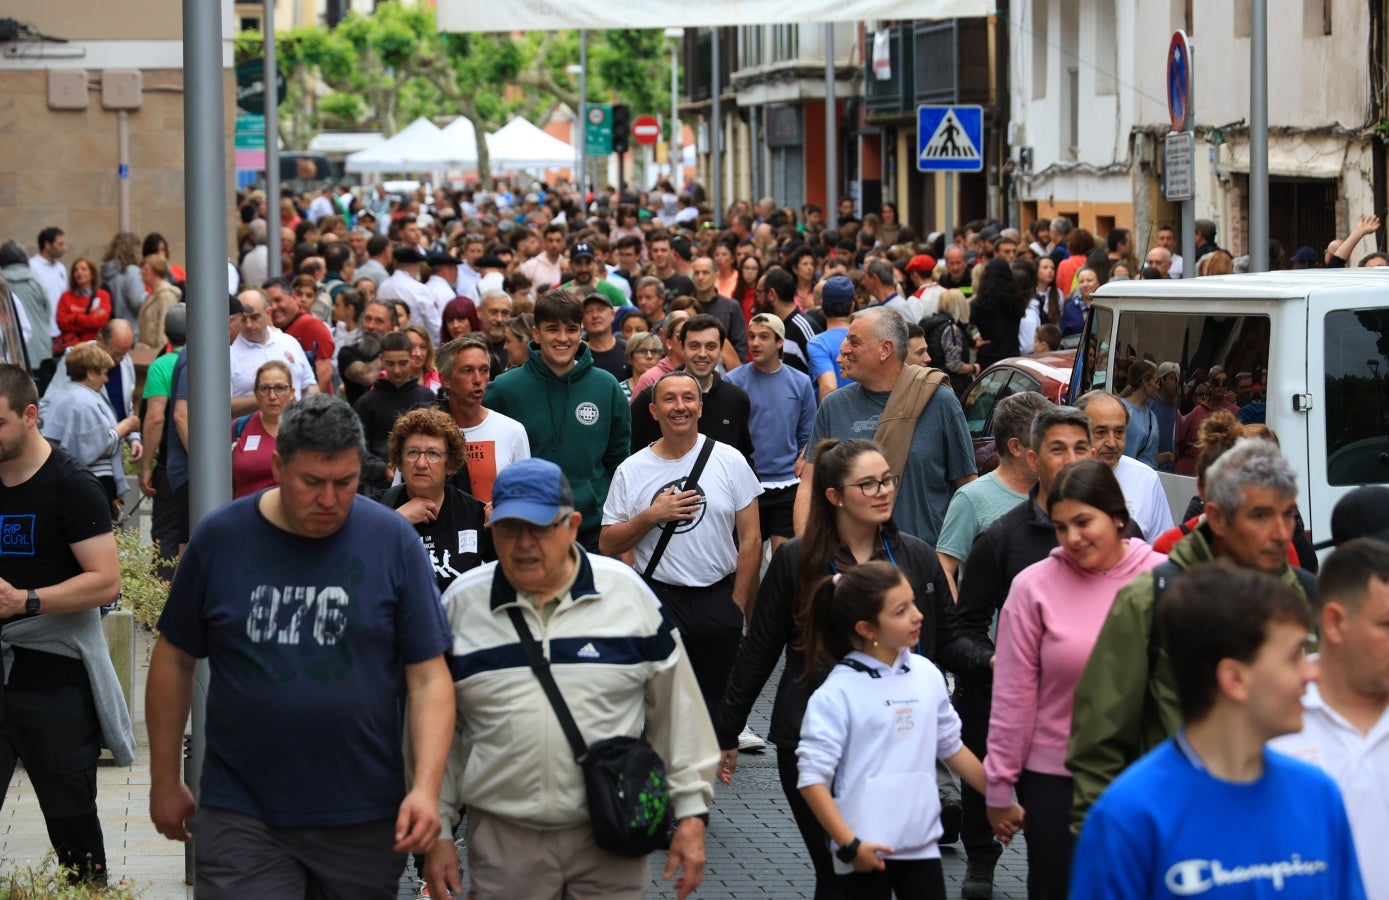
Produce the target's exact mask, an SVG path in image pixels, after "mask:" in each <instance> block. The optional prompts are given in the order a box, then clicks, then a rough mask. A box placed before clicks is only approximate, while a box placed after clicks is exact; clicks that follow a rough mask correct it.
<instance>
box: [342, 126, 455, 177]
mask: <svg viewBox="0 0 1389 900" xmlns="http://www.w3.org/2000/svg"><path fill="white" fill-rule="evenodd" d="M463 150H464V147H463V146H461V142H459V141H457V140H456V139H453V138H450V137H448V136H446V135H445V134H444V132H443V131H442V130H440V129H439V128H438V127H437V126H436V125H434V123H433V122H430V121H429V120H428V119H426V118H423V117H421V118H418V119H416V120H415V121H413V122H411V123H410V124H409V125H408V126H406V127H405V129H404V130H402V131H400V132H398V133H397V134H396V135H395V136H393V137H391V138H390V139H389V140H386V141H384V142H382V143H380V144H377V145H376V146H375V147H371V148H368V149H366V150H362V151H359V152H357V153H353V154H352V155H350V156H348V157H347V161H346V164H345V165H346V167H347V171H349V172H375V173H380V172H422V171H425V170H434V169H458V168H465V167H468V166H474V165H477V154H476V153H475V152H473V151H472V150H471V149H469V150H468V152H467V155H466V156H463V155H462V153H463Z"/></svg>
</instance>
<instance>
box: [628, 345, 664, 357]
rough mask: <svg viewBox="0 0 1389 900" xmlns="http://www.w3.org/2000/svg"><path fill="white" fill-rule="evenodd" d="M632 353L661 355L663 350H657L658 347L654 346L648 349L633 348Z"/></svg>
mask: <svg viewBox="0 0 1389 900" xmlns="http://www.w3.org/2000/svg"><path fill="white" fill-rule="evenodd" d="M632 355H633V356H660V355H661V351H660V350H657V349H655V348H654V347H653V348H651V349H648V350H633V351H632Z"/></svg>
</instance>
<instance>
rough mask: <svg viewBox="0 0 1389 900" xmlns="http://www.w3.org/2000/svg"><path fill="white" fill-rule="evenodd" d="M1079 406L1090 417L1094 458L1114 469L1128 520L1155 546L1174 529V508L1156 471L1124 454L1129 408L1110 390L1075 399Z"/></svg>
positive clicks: (1090, 393)
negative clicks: (1121, 491)
mask: <svg viewBox="0 0 1389 900" xmlns="http://www.w3.org/2000/svg"><path fill="white" fill-rule="evenodd" d="M1076 407H1077V408H1078V409H1080V410H1082V411H1083V412H1084V413H1085V415H1086V416H1088V417H1089V418H1090V439H1091V442H1092V443H1093V444H1094V446H1095V456H1096V457H1097V458H1098V459H1099V460H1100V461H1101V462H1103V463H1104V464H1105V465H1107V466H1109V467H1110V468H1111V469H1113V470H1114V477H1115V478H1116V479H1118V481H1119V487H1120V489H1121V490H1123V492H1124V505H1125V506H1127V507H1128V509H1129V518H1130V519H1131V520H1133V522H1134V523H1135V524H1137V525H1138V527H1139V528H1140V529H1141V530H1142V531H1143V539H1144V540H1146V541H1147V542H1148V543H1150V544H1151V543H1152V542H1153V541H1155V540H1157V539H1158V538H1159V537H1161V536H1162V535H1163V534H1164V533H1166V532H1167V531H1168V530H1169V529H1170V528H1172V525H1173V522H1172V507H1171V506H1169V505H1168V503H1167V493H1166V491H1164V490H1163V488H1162V482H1161V481H1160V480H1159V479H1158V474H1157V472H1156V471H1155V470H1154V469H1151V468H1149V467H1148V466H1146V465H1144V464H1143V463H1141V462H1139V461H1138V460H1136V459H1134V458H1133V457H1132V456H1125V455H1124V447H1125V445H1126V444H1127V440H1128V428H1129V408H1128V406H1126V405H1125V404H1124V403H1122V402H1120V400H1119V398H1118V397H1116V396H1114V395H1113V394H1111V393H1108V392H1107V391H1100V390H1096V391H1087V392H1086V393H1084V394H1081V395H1080V397H1079V398H1077V399H1076Z"/></svg>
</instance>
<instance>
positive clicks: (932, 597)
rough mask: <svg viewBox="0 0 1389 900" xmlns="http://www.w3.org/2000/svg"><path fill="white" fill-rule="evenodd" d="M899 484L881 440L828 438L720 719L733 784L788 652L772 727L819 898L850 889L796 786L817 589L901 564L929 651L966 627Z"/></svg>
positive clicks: (766, 586)
mask: <svg viewBox="0 0 1389 900" xmlns="http://www.w3.org/2000/svg"><path fill="white" fill-rule="evenodd" d="M900 485H901V476H900V475H898V474H896V473H894V472H893V471H892V470H891V469H889V468H888V465H887V460H886V459H885V458H884V457H883V453H882V448H881V447H879V446H878V445H877V444H875V443H874V442H872V441H866V440H847V441H836V440H826V441H822V442H821V443H820V444H819V446H818V447H816V450H815V474H814V482H813V485H812V486H813V491H812V496H811V506H810V513H809V516H808V518H807V521H806V528H805V532H804V534H802V535H801V536H799V537H795V538H792V539H791V540H789V541H787V542H786V543H784V544H782V545H781V547H780V548H779V549H778V550H777V552H776V553H775V554H773V556H772V563H771V566H770V567H769V568H768V570H767V574H766V576H765V578H764V579H763V581H762V587H761V590H760V591H759V592H758V595H757V605H756V607H755V609H754V612H753V618H752V623H751V625H750V626H749V628H748V633H747V635H746V636H745V637H744V638H743V642H742V644H741V645H740V646H739V648H738V656H737V659H736V661H735V662H734V665H733V673H732V675H730V676H729V679H728V685H727V688H726V689H725V693H724V699H723V704H722V707H721V710H720V713H719V716H718V717H717V718H716V719H715V720H714V730H715V732H716V733H717V734H718V738H719V747H720V748H722V750H723V757H722V760H721V763H720V768H719V779H720V780H721V781H722V782H723V783H724V784H728V783H729V782H730V781H732V778H733V773H734V771H735V769H736V768H737V765H738V751H737V749H736V748H737V746H738V735H739V733H740V732H741V731H742V730H743V727H744V726H745V725H746V724H747V719H748V714H749V713H750V712H751V710H752V705H753V703H754V702H755V701H756V700H757V697H758V695H759V694H760V693H761V692H762V687H763V685H765V684H766V683H767V679H768V678H770V677H771V674H772V671H773V670H774V669H776V665H777V661H778V660H779V659H780V658H781V656H782V654H783V652H784V653H785V656H786V666H785V668H784V669H783V671H782V676H781V683H780V684H779V685H778V686H777V692H776V702H775V704H774V705H773V707H772V725H771V731H770V733H769V735H768V736H769V737H770V738H771V740H772V742H773V743H775V744H776V747H777V770H778V773H779V774H780V777H781V786H782V790H783V791H784V792H785V794H786V800H787V802H788V803H789V804H790V805H791V814H792V815H793V816H794V817H795V819H796V825H797V827H798V828H800V831H801V837H802V838H803V839H804V840H805V845H806V849H807V850H808V851H809V852H810V859H811V863H812V864H813V866H814V867H815V880H816V887H815V897H816V898H817V900H827V898H839V897H843V896H844V894H843V890H842V886H841V885H839V884H838V882H837V879H836V876H835V874H834V865H833V861H832V859H831V857H830V852H829V844H828V842H827V840H826V835H825V831H824V828H823V827H821V825H820V823H819V822H818V821H817V820H816V818H815V816H814V814H813V813H812V812H811V810H810V807H809V806H808V805H807V804H806V802H805V800H804V799H803V798H802V796H801V793H800V791H799V790H798V789H797V787H796V783H797V778H798V774H799V773H798V766H797V761H796V746H797V744H798V743H799V741H800V733H801V720H802V718H803V717H804V715H805V707H806V702H807V700H808V699H809V697H810V695H811V694H812V693H813V692H814V690H815V688H816V687H818V686H819V684H820V683H821V682H822V681H823V680H824V676H825V674H826V672H825V671H824V670H817V671H813V672H811V673H810V677H809V678H806V679H802V678H801V675H802V674H803V673H805V672H806V669H807V666H806V659H805V653H804V644H803V641H802V631H801V629H802V628H803V626H804V623H805V617H806V614H807V612H808V610H809V608H810V605H811V602H812V600H813V597H814V593H815V591H816V589H817V588H822V586H823V588H822V589H825V590H830V589H832V586H831V585H832V582H830V581H827V577H829V576H833V575H836V574H841V573H843V572H845V571H847V570H849V569H851V568H853V567H855V566H857V565H860V564H862V563H865V562H868V561H869V560H883V561H885V562H888V563H890V564H892V565H894V566H896V567H897V568H898V569H899V570H901V572H902V574H903V575H904V576H905V577H906V579H907V582H908V584H910V585H911V587H912V591H913V593H914V595H915V599H916V605H917V607H918V608H919V609H920V610H921V613H922V622H921V643H920V650H919V652H920V653H921V654H922V655H924V656H927V657H930V658H934V657H935V655H936V647H937V646H938V645H939V644H943V643H945V642H947V641H949V640H951V639H953V637H954V636H955V635H957V634H958V633H959V624H958V619H956V617H955V607H954V603H953V601H952V600H951V594H950V586H949V584H948V582H947V581H946V579H945V574H944V573H943V572H942V571H941V568H940V563H939V562H938V561H937V559H936V553H935V549H934V548H933V547H931V545H930V544H927V543H926V542H925V541H923V540H921V539H920V538H916V537H913V536H912V535H909V534H906V533H904V532H902V531H899V530H898V529H897V526H896V525H894V524H893V522H892V510H893V507H894V506H895V504H896V501H897V490H898V487H899V486H900Z"/></svg>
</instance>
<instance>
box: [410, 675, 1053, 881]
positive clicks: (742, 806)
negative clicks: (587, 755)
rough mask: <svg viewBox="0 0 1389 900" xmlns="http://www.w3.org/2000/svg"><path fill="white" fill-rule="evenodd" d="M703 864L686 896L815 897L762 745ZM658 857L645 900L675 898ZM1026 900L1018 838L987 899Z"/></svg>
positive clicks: (731, 792) (958, 864)
mask: <svg viewBox="0 0 1389 900" xmlns="http://www.w3.org/2000/svg"><path fill="white" fill-rule="evenodd" d="M779 677H780V676H779V675H773V676H772V678H771V680H769V681H768V683H767V688H766V689H765V690H763V692H762V696H761V698H760V699H759V700H758V703H757V705H756V706H755V707H754V708H753V712H752V717H751V719H750V720H749V724H750V725H751V726H752V729H753V731H755V732H757V733H758V734H759V735H762V736H764V737H765V736H766V734H767V727H768V724H769V721H770V718H771V712H772V703H771V697H772V691H773V690H774V689H775V685H776V683H777V679H778V678H779ZM705 851H706V854H707V857H708V861H707V863H706V864H705V867H704V884H703V886H701V887H700V889H699V890H698V891H696V892H695V893H694V895H693V896H694V897H696V898H700V897H703V898H709V900H725V898H727V900H742V898H745V897H752V898H768V900H792V898H807V900H808V898H811V897H813V896H814V895H815V876H814V873H813V872H812V871H811V868H810V861H809V859H808V858H807V856H806V853H805V845H804V844H803V843H802V842H801V835H800V832H799V831H797V830H796V823H795V822H794V821H793V820H792V818H791V813H790V811H789V810H788V809H787V807H786V798H785V796H784V795H783V794H782V792H781V782H780V781H779V780H778V778H777V770H776V753H775V751H774V748H771V747H770V746H769V748H768V750H767V752H765V753H743V754H740V756H739V758H738V771H737V773H736V774H735V775H734V777H733V784H731V785H729V786H728V787H722V786H719V787H718V789H717V792H716V795H715V798H714V810H713V812H712V813H711V814H710V822H709V832H708V836H707V838H706V840H705ZM941 857H942V863H943V866H944V869H945V883H946V892H947V895H948V896H949V897H951V898H956V897H959V896H960V882H961V881H963V879H964V876H965V855H964V850H963V848H962V847H961V846H960V845H959V844H955V845H954V846H948V847H944V848H942V851H941ZM664 866H665V856H664V855H663V854H656V855H654V856H652V858H651V871H652V875H653V877H654V880H653V881H652V885H651V892H650V894H649V895H648V896H650V897H651V898H660V900H674V897H675V891H674V888H673V887H672V885H671V884H670V883H668V882H663V881H661V880H660V875H661V869H662V868H663V867H664ZM414 885H415V879H414V878H413V877H411V875H410V874H409V873H407V876H406V877H405V878H402V880H401V894H400V897H401V900H408V898H413V897H414V896H415V893H414ZM1026 896H1027V858H1026V854H1025V852H1024V850H1023V839H1022V837H1021V836H1020V837H1018V838H1017V839H1016V840H1014V842H1013V845H1012V846H1011V847H1009V848H1007V849H1006V850H1004V852H1003V856H1002V858H1001V859H1000V860H999V864H998V868H997V869H996V870H995V874H994V897H995V900H1023V898H1025V897H1026Z"/></svg>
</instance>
